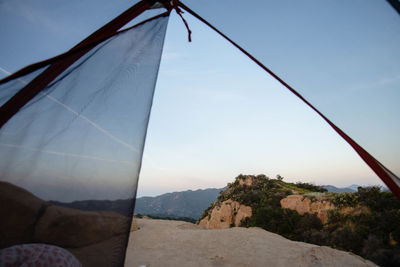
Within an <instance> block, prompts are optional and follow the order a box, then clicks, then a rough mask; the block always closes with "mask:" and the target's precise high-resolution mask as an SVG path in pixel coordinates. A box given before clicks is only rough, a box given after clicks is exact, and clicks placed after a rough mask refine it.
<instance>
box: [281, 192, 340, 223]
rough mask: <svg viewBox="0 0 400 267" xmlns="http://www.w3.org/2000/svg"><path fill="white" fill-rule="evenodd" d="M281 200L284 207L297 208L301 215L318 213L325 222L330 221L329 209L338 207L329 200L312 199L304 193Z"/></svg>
mask: <svg viewBox="0 0 400 267" xmlns="http://www.w3.org/2000/svg"><path fill="white" fill-rule="evenodd" d="M280 202H281V206H282V208H284V209H291V210H295V211H297V212H298V213H299V214H301V215H303V214H304V213H310V214H313V213H316V215H317V216H318V218H319V219H320V220H321V222H322V223H323V224H325V223H327V221H328V211H329V210H333V209H335V208H336V207H335V205H333V204H332V203H331V202H330V201H329V200H324V199H310V198H308V197H306V196H302V195H290V196H287V197H285V198H283V199H281V201H280Z"/></svg>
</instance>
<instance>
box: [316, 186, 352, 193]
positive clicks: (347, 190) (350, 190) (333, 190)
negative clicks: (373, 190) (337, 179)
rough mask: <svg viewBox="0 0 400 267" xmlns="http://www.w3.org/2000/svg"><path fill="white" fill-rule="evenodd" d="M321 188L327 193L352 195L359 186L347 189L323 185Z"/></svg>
mask: <svg viewBox="0 0 400 267" xmlns="http://www.w3.org/2000/svg"><path fill="white" fill-rule="evenodd" d="M322 187H323V188H325V189H326V190H328V192H332V193H346V192H347V193H353V192H357V188H358V187H359V185H354V184H353V185H351V186H349V187H336V186H333V185H323V186H322Z"/></svg>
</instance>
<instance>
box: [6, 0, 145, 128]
mask: <svg viewBox="0 0 400 267" xmlns="http://www.w3.org/2000/svg"><path fill="white" fill-rule="evenodd" d="M151 6H152V2H151V1H146V0H142V1H140V2H139V3H137V4H135V5H134V6H132V7H131V8H129V9H128V10H126V11H125V12H123V13H122V14H121V15H119V16H118V17H116V18H115V19H113V20H112V21H111V22H109V23H108V24H106V25H104V26H103V27H101V28H100V29H98V30H97V31H95V32H94V33H93V34H91V35H90V36H89V37H87V38H86V39H84V40H83V41H82V42H80V43H79V44H77V45H76V46H75V47H73V48H72V49H71V50H74V51H78V50H79V49H81V50H79V51H78V52H76V53H72V54H70V55H68V56H67V57H65V58H63V59H62V60H59V61H57V62H55V63H53V64H51V65H50V66H49V67H48V68H47V69H46V70H45V71H43V72H42V73H41V74H40V75H38V76H37V77H36V78H35V79H33V80H32V81H31V82H30V83H29V84H27V85H26V86H25V87H24V88H22V89H21V90H20V91H19V92H18V93H16V94H15V95H14V96H13V97H12V98H11V99H10V100H8V101H7V102H6V103H5V104H4V105H3V106H2V107H1V108H0V128H1V127H3V125H4V124H5V123H6V122H7V121H8V120H9V119H10V118H11V117H12V116H14V115H15V114H16V113H17V112H18V111H19V110H20V109H21V108H22V107H23V106H24V105H25V104H26V103H28V102H29V101H30V100H31V99H32V98H34V97H35V96H36V95H37V94H38V93H39V92H40V91H42V90H43V89H44V88H45V87H46V86H47V85H48V84H49V83H50V82H52V81H53V80H54V79H55V78H56V77H57V76H58V75H60V74H61V73H62V72H63V71H65V70H66V69H67V68H68V67H69V66H71V65H72V64H73V63H74V62H76V61H77V60H78V59H79V58H81V57H82V56H83V55H84V54H86V53H87V52H88V51H89V50H90V49H91V46H90V44H91V43H93V42H96V41H98V40H101V39H104V38H106V37H107V36H110V35H112V34H114V33H116V32H117V31H118V30H119V29H120V28H121V27H123V26H124V25H125V24H127V23H128V22H130V21H131V20H132V19H134V18H135V17H137V16H139V15H140V14H141V13H142V12H144V11H145V10H147V9H149V8H150V7H151Z"/></svg>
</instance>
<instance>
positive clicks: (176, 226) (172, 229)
mask: <svg viewBox="0 0 400 267" xmlns="http://www.w3.org/2000/svg"><path fill="white" fill-rule="evenodd" d="M138 224H139V227H140V229H139V230H138V231H135V234H134V235H131V236H130V240H129V241H130V242H129V246H128V250H127V254H126V262H125V266H127V267H131V266H132V267H133V266H143V265H144V266H153V267H156V266H165V267H168V266H276V267H280V266H282V267H286V266H308V267H320V266H324V267H325V266H327V267H330V266H332V267H333V266H335V267H336V266H337V267H342V266H376V265H375V264H373V263H372V262H370V261H367V260H364V259H363V258H361V257H358V256H356V255H354V254H351V253H349V252H344V251H339V250H335V249H332V248H328V247H320V246H317V245H312V244H307V243H303V242H294V241H290V240H288V239H286V238H284V237H282V236H280V235H277V234H273V233H270V232H268V231H265V230H262V229H260V228H243V227H235V228H230V229H220V230H205V229H204V228H203V227H200V226H197V225H193V224H190V223H186V222H180V221H164V220H144V219H138Z"/></svg>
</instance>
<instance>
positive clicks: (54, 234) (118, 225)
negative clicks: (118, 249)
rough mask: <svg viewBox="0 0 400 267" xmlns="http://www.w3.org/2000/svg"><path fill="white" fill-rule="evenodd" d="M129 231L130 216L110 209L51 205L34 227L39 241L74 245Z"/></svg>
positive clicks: (85, 244)
mask: <svg viewBox="0 0 400 267" xmlns="http://www.w3.org/2000/svg"><path fill="white" fill-rule="evenodd" d="M128 231H129V219H128V217H126V216H123V215H121V214H119V213H116V212H112V211H81V210H76V209H70V208H65V207H60V206H50V207H48V208H47V209H46V212H45V213H44V214H43V216H42V217H41V218H40V219H39V221H38V222H37V224H36V227H35V236H34V238H35V239H36V240H37V241H38V242H41V243H49V244H55V245H58V246H62V247H66V248H73V247H82V246H88V245H90V244H93V243H98V242H101V241H104V240H107V239H110V238H111V237H113V236H116V235H119V234H124V233H127V232H128Z"/></svg>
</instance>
